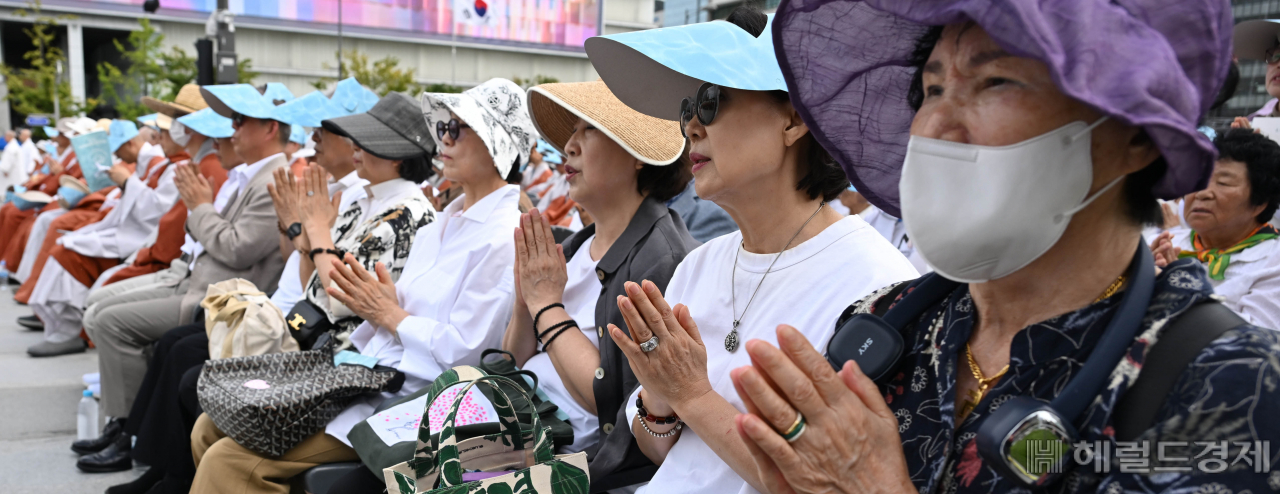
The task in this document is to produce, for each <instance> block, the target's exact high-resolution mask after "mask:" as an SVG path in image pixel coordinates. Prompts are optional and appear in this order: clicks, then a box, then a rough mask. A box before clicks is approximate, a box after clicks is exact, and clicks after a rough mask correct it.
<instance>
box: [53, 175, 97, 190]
mask: <svg viewBox="0 0 1280 494" xmlns="http://www.w3.org/2000/svg"><path fill="white" fill-rule="evenodd" d="M58 185H61V186H63V187H71V188H73V189H75V190H78V191H80V192H84V193H85V194H88V193H90V192H92V191H90V190H89V186H88V185H85V184H84V182H81V181H80V179H78V178H76V177H73V176H71V175H63V176H62V177H60V178H58Z"/></svg>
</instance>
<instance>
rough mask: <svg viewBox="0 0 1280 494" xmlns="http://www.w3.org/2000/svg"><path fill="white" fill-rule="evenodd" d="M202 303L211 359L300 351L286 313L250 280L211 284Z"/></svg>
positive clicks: (236, 279)
mask: <svg viewBox="0 0 1280 494" xmlns="http://www.w3.org/2000/svg"><path fill="white" fill-rule="evenodd" d="M200 306H201V307H204V327H205V331H206V332H207V333H208V335H209V358H210V359H215V360H216V359H223V358H230V357H247V356H250V355H266V354H272V353H283V352H296V351H298V342H297V341H295V340H294V339H293V337H292V336H290V335H289V331H288V330H287V329H286V328H285V325H284V314H283V313H281V312H280V309H279V308H277V307H276V306H275V304H273V303H271V299H270V298H269V297H267V295H266V294H265V293H262V291H260V290H258V287H256V286H254V284H253V282H251V281H248V280H245V279H241V278H234V279H230V280H226V281H221V282H218V283H214V284H212V285H209V288H208V290H207V291H206V292H205V297H204V300H202V301H201V302H200Z"/></svg>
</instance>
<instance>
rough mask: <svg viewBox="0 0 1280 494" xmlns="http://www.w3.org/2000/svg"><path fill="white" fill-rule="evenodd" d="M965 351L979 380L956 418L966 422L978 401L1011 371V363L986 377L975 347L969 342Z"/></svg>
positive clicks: (970, 366)
mask: <svg viewBox="0 0 1280 494" xmlns="http://www.w3.org/2000/svg"><path fill="white" fill-rule="evenodd" d="M964 353H965V355H967V356H968V357H969V372H971V373H973V378H974V379H977V380H978V389H971V390H969V398H968V399H967V400H965V402H964V404H963V405H961V406H960V416H959V417H958V418H957V419H956V422H957V423H960V422H964V419H965V417H968V416H969V412H972V411H973V409H974V408H977V406H978V402H980V401H982V397H983V396H984V395H986V394H987V390H988V389H990V388H991V385H992V384H995V382H996V381H997V380H999V379H1000V378H1001V377H1003V376H1004V373H1006V372H1009V364H1004V368H1003V369H1000V372H997V373H996V374H995V375H994V376H991V377H985V376H983V375H982V369H981V368H980V367H978V361H977V360H974V359H973V349H972V348H971V347H970V346H969V344H968V343H965V344H964Z"/></svg>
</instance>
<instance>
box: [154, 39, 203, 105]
mask: <svg viewBox="0 0 1280 494" xmlns="http://www.w3.org/2000/svg"><path fill="white" fill-rule="evenodd" d="M156 55H157V56H158V57H159V59H160V65H161V66H162V67H164V72H163V73H162V74H161V75H160V76H161V78H162V79H163V81H162V83H161V87H162V89H161V92H160V96H156V98H158V99H161V100H164V101H173V99H174V98H176V97H177V96H178V91H179V90H181V89H182V86H185V85H187V84H191V83H193V82H195V80H196V59H195V57H192V56H190V55H187V52H186V51H184V50H183V49H182V48H178V47H176V46H175V47H173V48H172V49H170V50H169V51H162V52H160V53H157V54H156Z"/></svg>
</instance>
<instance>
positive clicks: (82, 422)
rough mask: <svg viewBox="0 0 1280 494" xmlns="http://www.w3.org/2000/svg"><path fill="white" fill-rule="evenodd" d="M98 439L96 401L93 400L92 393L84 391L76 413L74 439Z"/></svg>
mask: <svg viewBox="0 0 1280 494" xmlns="http://www.w3.org/2000/svg"><path fill="white" fill-rule="evenodd" d="M96 437H98V400H95V399H93V391H90V390H87V389H86V390H84V393H83V397H82V398H80V409H79V411H77V412H76V439H77V440H80V439H94V438H96Z"/></svg>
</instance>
